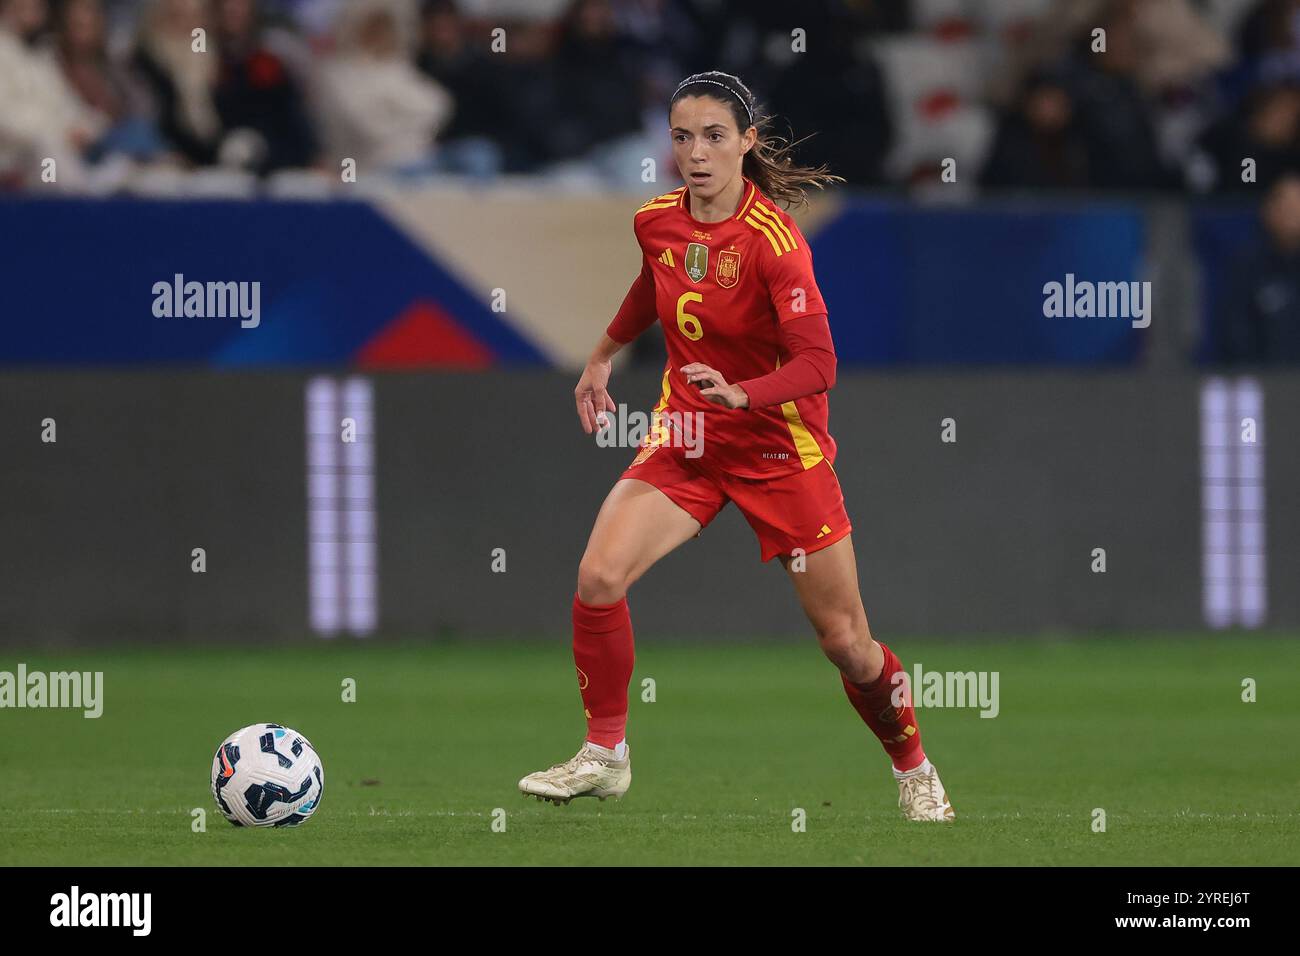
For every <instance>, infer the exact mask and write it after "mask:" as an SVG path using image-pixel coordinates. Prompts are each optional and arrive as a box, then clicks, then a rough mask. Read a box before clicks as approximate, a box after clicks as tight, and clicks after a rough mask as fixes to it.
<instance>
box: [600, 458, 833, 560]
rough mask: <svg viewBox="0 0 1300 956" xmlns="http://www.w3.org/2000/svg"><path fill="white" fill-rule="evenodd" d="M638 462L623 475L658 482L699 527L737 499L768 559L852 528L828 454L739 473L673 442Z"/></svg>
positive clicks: (821, 544) (820, 544) (809, 548)
mask: <svg viewBox="0 0 1300 956" xmlns="http://www.w3.org/2000/svg"><path fill="white" fill-rule="evenodd" d="M637 461H639V463H637ZM637 461H634V462H633V464H632V465H631V466H629V467H628V469H627V470H626V471H624V472H623V474H622V476H621V477H622V478H636V479H638V480H640V481H644V482H646V483H648V484H651V485H654V486H655V487H656V488H658V489H659V490H660V491H662V492H663V493H664V494H665V495H667V496H668V498H669V500H670V501H672V502H673V503H674V504H676V505H677V506H678V507H680V508H682V509H683V510H685V511H686V512H687V513H688V514H689V515H690V516H691V517H692V518H694V519H695V520H696V521H698V522H699V523H700V530H701V531H703V530H704V528H706V527H708V524H709V522H710V521H712V520H713V519H714V518H715V517H717V514H718V512H719V511H721V510H722V509H723V508H725V507H726V505H727V502H728V501H734V502H735V503H736V507H737V508H739V509H740V513H741V514H743V515H744V516H745V520H746V521H748V522H749V526H750V527H751V528H753V529H754V534H756V535H757V536H758V543H759V547H760V548H761V550H762V560H764V561H770V560H771V559H772V558H774V557H776V556H777V555H779V554H780V555H789V554H791V553H792V552H793V551H794V550H795V549H796V548H802V549H803V553H804V554H812V553H813V552H814V551H820V550H821V549H822V548H825V547H827V546H828V545H832V544H834V543H835V542H836V541H839V540H840V539H841V538H843V537H844V536H845V535H846V534H848V533H849V532H850V531H852V530H853V526H852V525H851V524H850V523H849V516H848V512H846V511H845V510H844V493H843V492H842V491H840V480H839V478H837V477H836V476H835V469H834V468H832V467H831V464H830V462H829V461H827V460H825V459H822V460H821V461H820V462H818V463H817V464H816V465H814V466H813V467H812V468H809V469H808V470H806V471H798V472H795V473H794V474H792V475H782V476H781V477H779V478H738V477H736V476H735V475H730V474H727V473H726V472H724V471H720V470H718V469H716V468H711V467H710V466H708V465H706V464H704V459H703V458H687V457H686V449H685V448H683V447H682V446H681V443H680V442H669V443H666V444H663V445H660V446H659V447H658V448H656V449H655V450H654V451H652V452H650V454H649V455H645V454H644V452H643V453H642V454H641V455H638V456H637Z"/></svg>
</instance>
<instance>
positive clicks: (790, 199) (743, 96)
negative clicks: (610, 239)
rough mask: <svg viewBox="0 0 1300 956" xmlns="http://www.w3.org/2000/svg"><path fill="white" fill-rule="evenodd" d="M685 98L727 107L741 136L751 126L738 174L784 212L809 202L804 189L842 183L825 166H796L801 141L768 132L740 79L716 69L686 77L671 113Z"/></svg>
mask: <svg viewBox="0 0 1300 956" xmlns="http://www.w3.org/2000/svg"><path fill="white" fill-rule="evenodd" d="M687 96H711V97H713V98H714V99H715V100H717V101H718V102H720V103H724V104H726V106H727V108H728V109H729V110H730V111H731V115H732V118H733V119H735V121H736V128H737V129H738V130H740V132H741V133H744V132H745V130H747V129H749V127H751V126H753V127H754V129H755V131H756V132H757V133H758V139H757V141H756V142H755V143H754V146H753V148H751V149H750V151H749V152H747V153H746V154H745V158H744V159H743V160H742V161H741V169H740V171H741V172H742V173H744V174H745V175H746V176H748V177H749V178H750V179H752V180H753V181H754V183H755V184H756V185H757V186H758V188H759V190H760V191H761V192H762V193H763V195H765V196H767V197H768V198H769V199H771V200H773V201H774V202H779V203H780V204H781V205H783V206H785V207H786V208H787V209H791V208H794V207H796V206H804V205H807V203H808V196H807V187H809V186H816V187H817V188H818V189H825V188H826V187H827V186H829V185H831V184H833V183H842V182H844V179H843V178H842V177H840V176H834V175H831V172H830V170H829V169H828V168H827V167H826V166H796V165H795V163H794V155H793V154H794V148H795V147H796V146H798V145H799V143H801V142H803V140H797V141H795V142H790V141H789V140H788V139H786V138H785V137H782V136H776V135H774V134H773V133H771V132H770V129H771V125H772V117H771V116H769V115H767V114H766V113H765V112H763V110H762V109H761V108H760V107H759V105H758V102H757V100H755V98H754V94H753V93H751V92H750V90H749V87H747V86H745V84H744V83H742V82H741V81H740V78H739V77H735V76H732V75H731V74H730V73H720V72H718V71H716V70H712V71H710V72H708V73H696V74H694V75H692V76H688V77H687V78H686V79H684V80H682V82H681V83H680V84H679V85H678V87H677V89H676V90H675V91H673V95H672V98H671V99H670V100H669V101H668V109H669V110H670V111H671V110H672V108H673V105H674V104H675V103H676V102H677V101H678V100H681V99H683V98H685V97H687Z"/></svg>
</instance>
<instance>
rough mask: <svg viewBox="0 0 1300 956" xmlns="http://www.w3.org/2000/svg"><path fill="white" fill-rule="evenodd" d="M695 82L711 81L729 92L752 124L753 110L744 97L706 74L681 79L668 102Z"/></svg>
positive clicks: (751, 124)
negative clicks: (738, 102) (743, 109)
mask: <svg viewBox="0 0 1300 956" xmlns="http://www.w3.org/2000/svg"><path fill="white" fill-rule="evenodd" d="M696 83H711V84H712V85H714V86H720V87H722V88H723V89H724V90H726V91H727V92H728V93H730V94H731V95H732V96H734V97H735V98H736V99H738V100H740V105H741V106H743V107H744V108H745V115H746V116H748V117H749V125H750V126H753V125H754V111H753V110H751V109H750V108H749V104H748V103H746V102H745V98H744V97H743V96H741V95H740V91H739V90H735V89H732V88H731V87H730V86H728V85H727V84H726V83H723V82H722V81H721V80H714V79H710V78H709V77H707V76H688V77H687V78H686V79H684V80H682V82H681V83H680V84H679V85H678V87H677V89H675V90H673V95H672V96H671V97H670V98H669V100H668V102H670V103H671V102H672V101H673V100H675V99H677V94H678V93H680V92H681V91H682V90H684V89H685V88H686V87H688V86H694V85H695V84H696ZM748 128H749V127H746V129H748ZM741 132H744V130H741Z"/></svg>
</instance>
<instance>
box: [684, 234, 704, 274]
mask: <svg viewBox="0 0 1300 956" xmlns="http://www.w3.org/2000/svg"><path fill="white" fill-rule="evenodd" d="M685 265H686V274H687V275H688V276H690V277H691V281H692V282H699V281H700V280H701V279H703V278H704V276H705V274H706V273H707V272H708V271H709V247H708V246H706V245H703V244H701V243H698V242H691V243H687V245H686V262H685Z"/></svg>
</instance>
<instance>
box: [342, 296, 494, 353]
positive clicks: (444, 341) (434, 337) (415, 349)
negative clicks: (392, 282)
mask: <svg viewBox="0 0 1300 956" xmlns="http://www.w3.org/2000/svg"><path fill="white" fill-rule="evenodd" d="M357 364H358V365H360V366H361V367H362V368H372V369H376V368H428V367H438V368H465V369H483V368H489V367H490V366H491V365H492V364H493V355H492V351H491V350H490V349H489V348H488V347H487V346H485V345H484V344H483V343H482V342H480V341H479V340H478V339H476V338H475V337H474V336H473V335H471V334H470V333H469V332H468V331H466V330H465V329H464V328H462V327H461V326H460V324H459V323H457V322H456V321H455V320H454V319H453V318H451V317H450V316H449V315H447V313H446V312H444V311H443V310H442V309H440V308H438V306H436V305H434V304H433V303H432V302H415V303H413V304H411V305H410V306H409V307H407V309H406V310H405V311H404V312H403V313H402V314H401V315H399V316H398V317H397V318H396V319H394V320H393V321H391V322H389V323H388V324H387V325H386V326H384V327H383V328H382V329H380V330H379V331H378V332H377V333H375V335H374V336H373V337H372V338H371V339H370V341H368V342H367V343H366V344H365V345H363V346H362V347H361V349H360V351H359V352H358V353H357Z"/></svg>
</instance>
